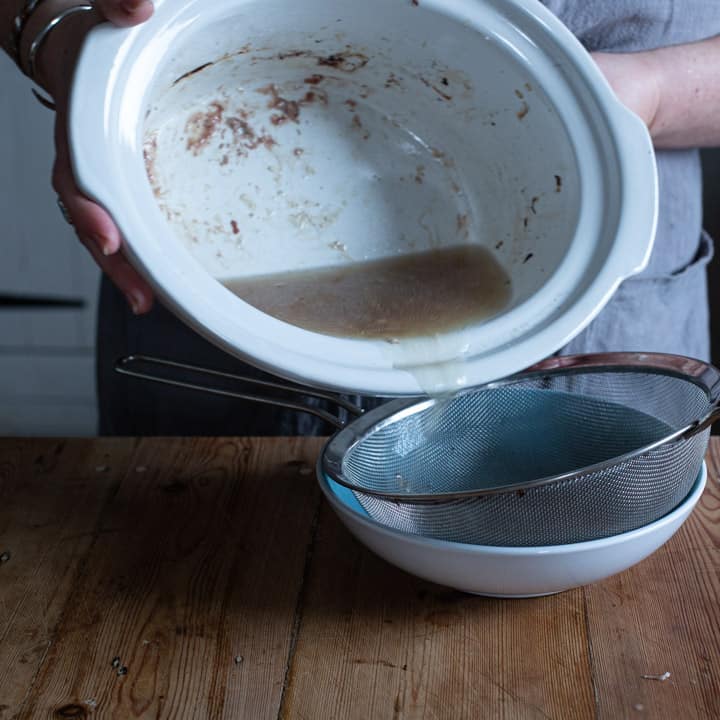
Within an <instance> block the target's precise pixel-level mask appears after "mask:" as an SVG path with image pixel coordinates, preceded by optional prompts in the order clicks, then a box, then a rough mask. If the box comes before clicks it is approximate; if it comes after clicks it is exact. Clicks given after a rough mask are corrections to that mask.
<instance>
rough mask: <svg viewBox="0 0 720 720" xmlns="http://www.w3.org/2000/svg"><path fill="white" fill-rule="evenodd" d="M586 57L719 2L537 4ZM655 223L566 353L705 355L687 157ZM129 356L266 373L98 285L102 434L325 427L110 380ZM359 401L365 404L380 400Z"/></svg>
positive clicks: (692, 180) (698, 241)
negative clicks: (135, 310)
mask: <svg viewBox="0 0 720 720" xmlns="http://www.w3.org/2000/svg"><path fill="white" fill-rule="evenodd" d="M544 4H545V5H546V6H547V7H548V8H549V9H550V10H551V11H552V12H554V13H555V14H556V15H557V16H558V17H559V18H560V19H561V20H562V21H563V22H564V23H565V24H566V25H567V26H568V27H569V28H570V30H571V31H572V32H573V33H574V34H575V35H576V36H577V37H578V38H579V40H580V41H581V42H582V43H583V44H584V45H585V47H586V48H587V49H588V50H591V51H593V50H604V51H611V52H625V51H635V50H645V49H650V48H655V47H660V46H665V45H672V44H677V43H681V42H690V41H694V40H699V39H703V38H706V37H710V36H713V35H716V34H720V3H719V2H718V0H604V1H596V2H587V1H586V0H544ZM658 170H659V175H660V196H661V200H660V217H659V226H658V235H657V240H656V245H655V250H654V252H653V256H652V259H651V262H650V265H649V267H648V269H647V270H646V271H645V272H644V273H643V274H642V275H641V276H638V277H637V278H635V279H631V280H628V281H626V282H625V283H624V284H623V285H622V286H621V288H620V289H619V290H618V292H617V293H616V295H615V296H614V297H613V299H612V300H611V302H610V303H609V305H608V306H607V307H606V309H605V310H603V312H602V313H601V314H600V316H599V317H598V318H597V319H596V320H595V321H594V322H593V323H591V324H590V326H589V327H588V328H587V329H586V330H585V331H584V332H582V333H581V334H580V335H579V336H578V337H576V338H575V339H574V340H573V341H572V342H571V343H570V344H569V345H568V346H567V347H566V348H565V349H564V350H563V352H565V353H575V352H603V351H622V350H627V351H632V350H637V351H658V352H672V353H678V354H683V355H690V356H693V357H697V358H701V359H705V360H707V359H708V356H709V329H708V327H709V323H708V306H707V288H706V278H705V266H706V264H707V262H708V261H709V259H710V257H711V256H712V244H711V241H710V239H709V238H707V237H705V236H703V235H702V233H701V217H702V208H701V177H700V163H699V158H698V153H697V152H696V151H693V150H688V151H674V152H661V153H658ZM128 353H146V354H156V355H161V356H164V357H169V358H172V359H176V360H180V361H184V362H190V363H195V364H200V365H205V366H208V367H214V368H218V369H225V370H229V371H232V372H240V373H244V374H253V375H257V376H262V373H260V372H259V371H257V370H255V369H253V368H251V367H249V366H247V365H244V364H242V363H240V362H239V361H237V360H236V359H234V358H231V357H230V356H228V355H226V354H225V353H223V352H221V351H219V350H217V349H216V348H215V347H213V346H212V345H211V344H210V343H208V342H207V341H205V340H203V339H202V338H200V337H199V336H197V335H196V334H195V333H193V332H192V331H190V330H189V329H187V328H186V327H185V326H184V325H183V324H182V323H181V322H180V321H178V320H176V319H175V318H174V317H173V316H172V315H171V314H170V313H169V312H167V311H166V310H164V309H163V308H162V307H157V308H156V309H155V310H154V311H153V313H152V314H151V315H149V316H147V317H142V318H136V317H134V316H133V315H132V314H131V313H130V312H129V310H128V309H127V308H126V305H125V301H124V299H123V298H122V296H121V295H120V294H119V293H118V292H117V291H115V290H114V289H113V288H112V287H111V286H110V284H109V283H108V282H107V281H104V282H103V287H102V292H101V303H100V310H99V324H98V392H99V399H100V431H101V433H102V434H120V435H311V434H326V433H328V432H330V431H331V430H332V428H330V427H329V426H327V425H326V424H325V423H322V422H320V421H316V420H315V419H314V418H312V416H309V415H300V414H293V413H290V412H288V411H285V410H281V409H276V408H271V407H266V406H260V405H255V404H252V403H246V402H240V401H234V400H226V399H222V398H216V397H210V396H202V395H199V394H196V393H189V392H187V391H182V390H174V389H172V388H164V387H158V386H152V385H150V384H148V383H142V382H139V381H133V380H130V379H127V378H122V377H119V376H117V375H116V374H115V373H114V372H113V369H112V368H113V365H114V362H115V360H116V358H117V357H119V356H121V355H125V354H128ZM378 402H379V401H378V400H377V399H364V400H363V404H364V406H365V407H371V406H374V405H376V404H377V403H378Z"/></svg>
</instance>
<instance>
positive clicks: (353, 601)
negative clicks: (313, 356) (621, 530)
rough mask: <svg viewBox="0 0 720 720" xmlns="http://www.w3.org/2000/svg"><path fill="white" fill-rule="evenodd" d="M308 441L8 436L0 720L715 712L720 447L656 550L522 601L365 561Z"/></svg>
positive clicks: (2, 457)
mask: <svg viewBox="0 0 720 720" xmlns="http://www.w3.org/2000/svg"><path fill="white" fill-rule="evenodd" d="M320 443H321V440H307V439H305V440H301V439H298V440H291V439H263V440H240V439H210V438H203V439H186V440H183V439H172V440H167V439H146V440H142V441H136V440H132V439H125V440H120V439H118V440H102V441H77V440H74V441H57V440H37V441H16V440H9V439H8V440H0V720H11V719H12V720H16V719H17V720H26V719H28V718H33V719H34V718H53V719H54V720H57V719H61V718H68V717H70V718H86V719H87V718H103V719H104V718H118V719H119V720H126V719H133V718H159V719H162V720H164V719H165V718H173V720H176V719H180V720H184V719H186V718H187V719H188V720H196V719H200V720H203V719H205V718H208V719H210V720H216V719H217V720H221V719H223V718H241V719H242V718H250V719H251V720H255V719H256V718H257V719H259V720H263V719H265V718H268V719H272V718H284V719H287V720H323V719H324V718H329V719H334V718H350V719H353V718H358V719H361V718H362V719H363V720H364V719H365V718H372V719H373V720H375V719H376V718H377V719H379V720H383V719H384V718H387V719H388V720H400V719H401V718H402V719H404V718H411V719H413V720H415V719H424V720H425V719H427V720H429V719H430V718H433V719H434V718H452V719H453V720H455V719H456V718H457V719H460V720H462V719H463V718H473V719H474V718H507V719H508V720H510V719H515V718H520V719H524V718H602V719H604V718H612V719H613V720H614V719H615V718H642V717H651V718H672V719H673V720H677V718H678V717H681V718H683V719H684V718H714V717H720V683H719V680H718V678H720V608H719V603H718V599H719V597H720V485H719V484H718V476H719V475H720V440H713V441H712V444H711V452H710V454H709V469H710V480H709V483H708V489H707V491H706V492H705V494H704V496H703V498H702V500H701V503H700V505H699V506H698V508H697V510H696V511H695V513H694V514H693V515H692V516H691V518H690V519H689V520H688V522H687V523H686V524H685V526H684V527H683V528H682V529H681V530H680V532H679V533H678V534H677V535H676V536H675V537H674V538H673V539H672V540H671V541H670V542H668V543H667V545H665V546H664V547H663V548H661V549H660V550H659V551H658V552H657V553H655V554H654V555H653V556H651V557H650V558H648V559H647V560H645V561H644V562H642V563H640V564H639V565H637V566H635V567H634V568H631V569H630V570H628V571H627V572H625V573H623V574H621V575H618V576H616V577H614V578H610V579H609V580H607V581H605V582H603V583H598V584H596V585H593V586H590V587H587V588H582V589H578V590H574V591H571V592H566V593H562V594H560V595H556V596H554V597H549V598H540V599H536V600H517V601H508V600H493V599H487V598H478V597H472V596H468V595H464V594H462V593H458V592H455V591H452V590H449V589H447V588H442V587H439V586H436V585H432V584H431V583H427V582H425V581H422V580H419V579H416V578H413V577H411V576H409V575H407V574H405V573H403V572H401V571H399V570H397V569H395V568H393V567H391V566H390V565H388V564H386V563H385V562H384V561H382V560H380V559H379V558H377V557H375V556H374V555H372V554H371V553H370V552H368V551H367V550H366V549H365V548H363V547H362V546H360V545H359V544H357V543H356V542H355V541H354V540H353V539H352V537H351V536H350V535H349V534H348V533H347V531H346V530H345V529H344V528H343V527H342V526H341V525H340V523H339V521H338V520H337V518H336V517H335V516H334V514H333V513H332V511H331V510H330V509H329V507H328V506H327V505H325V504H323V503H321V502H320V494H319V491H318V490H317V486H316V483H315V481H314V477H313V469H312V468H313V464H314V461H315V459H316V457H317V454H318V453H319V451H320ZM5 552H7V553H9V558H6V559H5V560H3V558H2V555H3V553H5ZM114 658H117V661H116V663H115V665H116V666H115V667H114V666H113V659H114ZM124 669H126V670H127V672H126V673H124ZM118 671H120V673H119V672H118ZM666 672H670V673H671V675H670V677H668V678H667V679H666V680H656V679H652V677H644V676H658V677H660V676H662V675H663V674H664V673H666Z"/></svg>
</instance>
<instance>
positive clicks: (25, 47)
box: [20, 0, 101, 103]
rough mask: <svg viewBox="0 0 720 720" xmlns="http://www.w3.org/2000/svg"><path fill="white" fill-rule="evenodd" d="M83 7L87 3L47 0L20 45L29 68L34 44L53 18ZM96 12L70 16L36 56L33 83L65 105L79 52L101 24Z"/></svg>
mask: <svg viewBox="0 0 720 720" xmlns="http://www.w3.org/2000/svg"><path fill="white" fill-rule="evenodd" d="M80 4H83V0H45V2H43V3H42V4H41V5H40V6H39V7H38V9H37V10H36V11H35V13H33V15H32V17H31V18H30V19H29V20H28V22H27V24H26V26H25V29H24V31H23V35H22V42H21V44H20V57H21V58H22V59H23V62H24V65H25V69H26V71H27V70H28V67H27V62H28V57H29V54H30V48H31V45H32V43H33V41H34V40H35V39H36V38H38V37H39V34H40V33H41V32H42V31H43V29H44V28H46V27H47V25H48V23H50V22H51V21H52V20H53V18H56V17H58V15H59V14H60V13H62V12H63V11H65V10H67V9H69V8H73V7H77V6H78V5H80ZM100 19H101V18H100V17H99V16H98V14H97V13H96V12H82V13H77V14H73V15H70V16H69V17H66V18H65V19H64V20H63V21H62V22H60V23H59V24H58V25H57V26H55V27H54V28H53V29H52V30H51V31H50V33H49V34H48V35H47V36H46V38H45V40H44V41H43V43H42V45H41V46H40V47H39V49H38V50H37V53H36V56H35V67H34V71H35V72H34V77H33V80H34V81H35V82H36V83H37V84H38V85H40V86H41V87H42V88H43V89H44V90H46V91H47V92H48V93H49V94H50V95H51V96H52V97H53V99H54V100H55V101H56V102H60V103H62V102H64V100H65V98H66V96H67V93H68V90H69V87H70V83H71V80H72V73H73V69H74V67H75V61H76V59H77V55H78V52H79V51H80V48H81V47H82V44H83V41H84V39H85V36H86V35H87V33H88V32H89V31H90V30H91V29H92V28H93V27H94V26H95V25H96V24H97V23H98V22H99V21H100Z"/></svg>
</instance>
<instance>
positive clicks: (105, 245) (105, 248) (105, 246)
mask: <svg viewBox="0 0 720 720" xmlns="http://www.w3.org/2000/svg"><path fill="white" fill-rule="evenodd" d="M93 240H94V241H95V244H96V245H97V246H98V247H99V248H100V252H101V253H102V254H103V255H105V257H107V256H108V255H112V254H113V249H112V247H111V246H110V243H109V242H108V241H107V240H106V239H105V238H104V237H101V236H100V235H93Z"/></svg>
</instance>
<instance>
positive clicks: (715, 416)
mask: <svg viewBox="0 0 720 720" xmlns="http://www.w3.org/2000/svg"><path fill="white" fill-rule="evenodd" d="M718 420H720V404H718V403H716V404H715V405H714V406H713V408H712V410H711V411H710V412H709V413H708V414H707V415H706V416H705V417H704V418H703V419H702V420H698V421H697V422H696V423H694V424H693V425H691V426H690V427H689V428H688V429H687V430H686V431H685V432H684V433H683V434H682V438H681V439H682V440H689V439H690V438H691V437H693V436H695V435H697V434H698V433H701V432H702V431H703V430H707V429H708V428H709V427H710V426H711V425H712V424H714V423H716V422H717V421H718Z"/></svg>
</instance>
